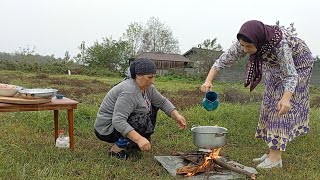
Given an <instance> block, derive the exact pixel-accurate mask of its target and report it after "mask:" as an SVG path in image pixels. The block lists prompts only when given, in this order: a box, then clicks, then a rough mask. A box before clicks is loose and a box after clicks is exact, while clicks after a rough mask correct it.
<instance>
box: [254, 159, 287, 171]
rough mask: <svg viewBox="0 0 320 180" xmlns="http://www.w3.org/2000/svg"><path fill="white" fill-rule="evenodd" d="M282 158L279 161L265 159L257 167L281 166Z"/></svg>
mask: <svg viewBox="0 0 320 180" xmlns="http://www.w3.org/2000/svg"><path fill="white" fill-rule="evenodd" d="M281 167H282V160H281V159H280V160H279V161H277V162H272V161H271V160H270V159H269V158H267V159H265V160H264V161H263V162H262V163H260V164H258V166H257V168H259V169H271V168H281Z"/></svg>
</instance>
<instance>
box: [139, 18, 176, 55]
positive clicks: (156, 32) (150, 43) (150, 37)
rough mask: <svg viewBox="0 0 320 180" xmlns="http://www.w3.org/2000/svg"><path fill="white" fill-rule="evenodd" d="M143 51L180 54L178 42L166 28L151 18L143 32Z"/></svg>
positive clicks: (156, 19) (157, 20)
mask: <svg viewBox="0 0 320 180" xmlns="http://www.w3.org/2000/svg"><path fill="white" fill-rule="evenodd" d="M142 42H143V49H142V50H143V51H144V52H161V53H180V49H179V46H178V44H179V42H178V40H177V39H175V38H174V37H173V35H172V31H171V30H170V28H169V27H168V26H166V25H165V24H163V23H162V22H160V21H159V19H158V18H155V17H151V18H150V19H149V20H148V22H147V24H146V27H145V29H144V32H143V41H142Z"/></svg>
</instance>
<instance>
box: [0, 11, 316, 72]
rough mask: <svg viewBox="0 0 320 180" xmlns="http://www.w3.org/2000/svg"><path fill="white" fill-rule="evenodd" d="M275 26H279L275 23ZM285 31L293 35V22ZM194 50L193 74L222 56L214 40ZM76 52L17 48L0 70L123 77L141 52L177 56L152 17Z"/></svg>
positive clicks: (1, 57) (3, 57) (173, 41)
mask: <svg viewBox="0 0 320 180" xmlns="http://www.w3.org/2000/svg"><path fill="white" fill-rule="evenodd" d="M276 25H278V26H281V25H280V22H279V21H277V22H276ZM282 27H284V26H282ZM287 29H288V30H289V31H291V32H292V33H293V34H296V35H297V33H296V29H295V28H294V23H291V24H290V26H289V27H287ZM190 48H191V47H190ZM198 48H199V49H200V50H199V52H200V53H199V54H198V56H197V57H196V59H197V60H198V61H199V62H198V66H196V68H197V69H198V70H197V71H196V72H207V71H208V68H209V67H211V65H212V60H214V59H216V58H218V56H219V55H220V54H221V53H222V47H221V45H220V44H219V43H218V41H217V38H212V39H206V40H204V41H202V42H200V43H199V44H198ZM78 49H79V53H78V54H77V55H76V56H75V57H71V55H70V54H69V52H68V51H66V53H65V57H64V58H55V57H54V56H53V55H51V56H41V55H38V54H35V51H34V48H29V47H27V48H20V51H17V52H14V53H0V61H1V63H0V68H1V69H7V70H22V71H28V72H43V73H62V72H64V71H65V70H68V69H69V70H73V71H74V72H77V73H80V74H89V75H115V74H123V71H125V69H126V68H127V67H128V65H129V59H132V58H135V57H136V56H137V55H139V53H141V52H157V53H159V52H160V53H173V54H180V49H179V41H178V39H177V38H175V37H174V36H173V33H172V31H171V30H170V28H169V27H168V26H167V25H165V24H164V23H162V22H161V21H160V20H159V19H158V18H155V17H151V18H150V19H149V20H148V21H147V22H146V24H143V23H140V22H133V23H131V24H129V26H128V27H127V29H126V31H125V32H124V33H123V35H122V37H120V38H119V39H117V40H116V39H113V38H112V36H110V37H104V38H102V40H101V41H96V42H94V44H93V45H91V46H87V44H86V42H85V41H83V42H81V44H80V45H79V47H78ZM217 52H218V53H217ZM315 60H317V62H316V66H320V65H319V56H316V57H315Z"/></svg>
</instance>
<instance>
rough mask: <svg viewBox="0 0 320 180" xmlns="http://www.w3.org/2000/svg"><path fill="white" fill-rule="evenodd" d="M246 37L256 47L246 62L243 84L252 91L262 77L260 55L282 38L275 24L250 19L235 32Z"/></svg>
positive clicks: (268, 50) (270, 49) (269, 49)
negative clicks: (270, 24) (255, 50)
mask: <svg viewBox="0 0 320 180" xmlns="http://www.w3.org/2000/svg"><path fill="white" fill-rule="evenodd" d="M240 35H243V36H245V37H247V38H248V39H249V40H250V41H251V42H252V43H253V44H254V45H255V46H256V48H257V52H256V53H254V54H251V55H250V57H249V61H248V63H247V72H246V79H245V82H244V86H245V87H247V86H248V85H250V91H252V90H253V89H254V88H255V87H256V86H257V85H258V84H259V83H260V81H261V78H262V55H263V54H264V53H265V52H270V51H272V49H273V48H274V47H276V46H277V45H278V44H279V42H280V41H281V38H282V33H281V31H280V29H279V27H277V26H269V25H265V24H263V23H262V22H260V21H256V20H251V21H247V22H245V23H244V24H243V25H242V26H241V28H240V30H239V33H238V34H237V39H238V40H239V36H240Z"/></svg>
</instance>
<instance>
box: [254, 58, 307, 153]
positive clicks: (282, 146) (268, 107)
mask: <svg viewBox="0 0 320 180" xmlns="http://www.w3.org/2000/svg"><path fill="white" fill-rule="evenodd" d="M312 65H313V62H309V63H307V64H305V66H301V68H298V69H297V73H298V75H299V79H298V84H297V86H296V89H295V92H294V93H293V95H292V98H291V101H290V102H291V109H290V110H289V112H288V113H287V114H285V115H280V116H279V115H278V113H279V110H278V102H279V101H280V100H281V98H282V95H283V93H284V87H283V84H282V80H281V78H280V77H281V74H280V72H279V71H276V70H274V71H273V70H272V69H269V71H267V72H265V77H266V78H265V91H264V95H263V100H262V105H261V110H260V118H259V123H258V127H257V129H256V135H255V136H256V138H262V139H263V140H264V141H265V142H266V143H267V145H268V146H269V149H274V150H280V151H285V150H286V147H287V144H288V143H289V142H290V141H292V140H293V139H294V138H295V137H297V136H300V135H303V134H306V133H308V132H309V129H310V126H309V111H310V106H309V83H310V77H311V71H312Z"/></svg>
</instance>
